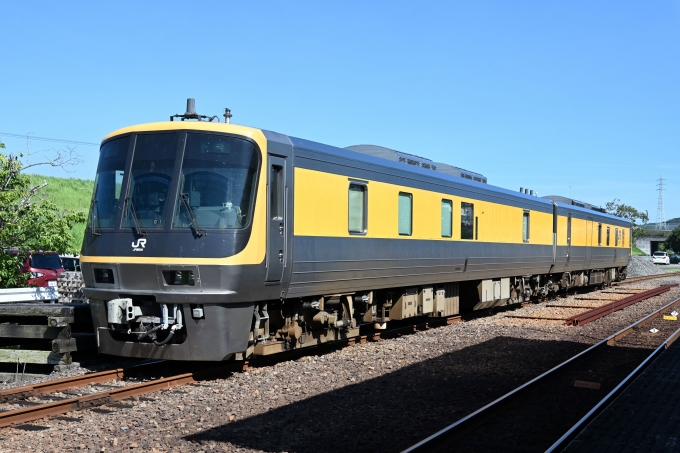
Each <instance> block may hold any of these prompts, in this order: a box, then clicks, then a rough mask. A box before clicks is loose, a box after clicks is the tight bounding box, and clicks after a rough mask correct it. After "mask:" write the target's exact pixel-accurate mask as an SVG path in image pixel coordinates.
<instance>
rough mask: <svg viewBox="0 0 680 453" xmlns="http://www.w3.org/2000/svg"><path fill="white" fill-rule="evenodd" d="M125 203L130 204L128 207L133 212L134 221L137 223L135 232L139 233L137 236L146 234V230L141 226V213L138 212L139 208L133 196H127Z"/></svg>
mask: <svg viewBox="0 0 680 453" xmlns="http://www.w3.org/2000/svg"><path fill="white" fill-rule="evenodd" d="M125 204H126V205H127V206H128V209H129V210H130V212H131V214H132V223H134V224H135V232H136V233H137V236H146V231H144V230H142V228H141V227H140V226H139V214H138V213H137V208H135V200H133V199H132V197H127V198H126V199H125Z"/></svg>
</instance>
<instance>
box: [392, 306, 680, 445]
mask: <svg viewBox="0 0 680 453" xmlns="http://www.w3.org/2000/svg"><path fill="white" fill-rule="evenodd" d="M679 302H680V298H678V299H675V300H673V301H672V302H669V303H668V304H666V305H664V306H663V307H661V308H659V309H658V310H656V311H654V312H652V313H650V314H649V315H647V316H645V317H644V318H642V319H639V320H638V321H635V322H634V323H633V324H631V325H629V326H628V327H624V328H623V329H621V330H619V331H618V332H616V333H614V334H612V335H610V336H608V337H607V338H605V339H604V340H602V341H600V342H598V343H596V344H594V345H593V346H591V347H589V348H588V349H586V350H585V351H581V352H580V353H578V354H576V355H575V356H573V357H571V358H569V359H567V360H565V361H564V362H562V363H560V364H559V365H557V366H555V367H553V368H551V369H549V370H548V371H546V372H545V373H543V374H541V375H539V376H537V377H535V378H533V379H532V380H530V381H528V382H526V383H524V384H522V385H521V386H519V387H517V388H516V389H515V390H512V391H511V392H508V393H506V394H505V395H503V396H501V397H500V398H497V399H495V400H494V401H492V402H490V403H489V404H487V405H485V406H483V407H481V408H480V409H477V410H476V411H474V412H473V413H471V414H469V415H467V416H465V417H463V418H462V419H460V420H458V421H457V422H455V423H452V424H451V425H449V426H447V427H445V428H443V429H441V430H439V431H437V432H436V433H434V434H432V435H431V436H429V437H427V438H425V439H423V440H421V441H420V442H418V443H417V444H415V445H412V446H411V447H409V448H407V449H406V450H403V451H402V453H416V452H417V453H422V452H433V451H438V450H439V449H441V448H443V447H445V446H446V445H447V444H448V443H449V441H450V439H451V438H453V437H455V436H456V435H457V434H459V433H460V432H462V431H464V430H467V429H472V428H474V424H475V423H477V422H478V421H479V420H480V419H481V418H482V417H483V416H485V415H488V414H489V413H490V412H491V411H492V410H493V409H496V408H498V407H499V406H501V404H503V403H507V402H509V401H510V400H511V398H513V397H515V396H517V395H518V394H520V393H521V392H522V391H524V390H526V389H528V388H529V387H532V386H534V385H535V384H537V383H539V382H542V381H543V380H545V379H546V378H548V377H549V376H552V375H553V374H554V373H556V372H557V371H559V370H561V369H562V368H565V367H566V366H567V365H569V364H571V363H572V362H574V361H576V360H578V359H580V358H582V357H584V356H585V355H587V354H589V353H591V352H593V351H595V350H598V349H600V348H604V347H606V346H607V345H608V342H609V341H611V340H614V339H616V338H620V337H621V336H623V335H625V332H628V331H631V330H633V329H635V328H636V327H637V326H638V325H639V324H641V323H644V322H646V321H648V320H649V319H650V318H651V317H653V316H658V315H659V314H660V313H661V312H663V311H664V310H666V309H668V308H669V307H672V306H673V305H676V304H678V303H679ZM678 336H680V331H676V332H675V333H674V334H673V335H671V337H669V339H671V338H673V341H674V340H675V339H676V338H678ZM666 341H668V340H666ZM657 349H658V348H657ZM655 351H656V350H655ZM653 354H654V353H653ZM636 369H637V368H636Z"/></svg>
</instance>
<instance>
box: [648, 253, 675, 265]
mask: <svg viewBox="0 0 680 453" xmlns="http://www.w3.org/2000/svg"><path fill="white" fill-rule="evenodd" d="M652 263H654V264H671V259H670V258H669V257H668V253H666V252H654V255H652Z"/></svg>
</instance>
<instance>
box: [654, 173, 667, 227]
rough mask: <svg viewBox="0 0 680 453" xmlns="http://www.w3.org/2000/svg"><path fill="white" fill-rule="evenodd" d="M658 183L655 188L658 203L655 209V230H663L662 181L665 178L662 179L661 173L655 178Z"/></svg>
mask: <svg viewBox="0 0 680 453" xmlns="http://www.w3.org/2000/svg"><path fill="white" fill-rule="evenodd" d="M657 181H658V184H657V185H656V186H657V189H656V190H658V191H659V205H658V207H657V210H656V229H657V230H665V229H666V220H665V219H664V214H663V190H664V184H663V182H664V181H665V179H663V175H661V177H660V178H659V179H658V180H657Z"/></svg>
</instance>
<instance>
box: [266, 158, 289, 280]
mask: <svg viewBox="0 0 680 453" xmlns="http://www.w3.org/2000/svg"><path fill="white" fill-rule="evenodd" d="M268 162H269V163H268V165H269V169H268V171H267V178H268V181H267V191H268V197H267V198H268V201H267V278H266V281H267V282H271V283H273V282H280V281H281V278H282V276H283V268H284V262H285V258H286V252H287V251H286V245H287V244H286V233H287V232H286V231H285V229H286V217H287V209H288V206H287V203H286V198H287V197H286V193H287V190H288V183H287V180H286V159H285V158H283V157H278V156H272V155H269V156H268Z"/></svg>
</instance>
